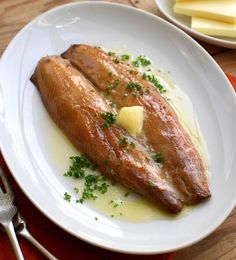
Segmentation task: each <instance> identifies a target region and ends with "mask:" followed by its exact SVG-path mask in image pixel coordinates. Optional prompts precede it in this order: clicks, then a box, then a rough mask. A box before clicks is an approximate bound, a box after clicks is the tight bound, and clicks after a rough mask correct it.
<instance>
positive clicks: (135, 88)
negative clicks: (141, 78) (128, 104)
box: [126, 82, 143, 96]
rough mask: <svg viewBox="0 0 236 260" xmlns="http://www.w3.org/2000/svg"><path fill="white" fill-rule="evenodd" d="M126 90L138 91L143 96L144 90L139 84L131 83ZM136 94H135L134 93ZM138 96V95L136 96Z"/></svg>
mask: <svg viewBox="0 0 236 260" xmlns="http://www.w3.org/2000/svg"><path fill="white" fill-rule="evenodd" d="M126 88H127V89H128V90H130V91H138V92H139V93H140V94H143V90H142V86H141V85H139V84H138V83H136V82H129V83H128V84H127V86H126ZM133 94H135V93H133ZM135 96H136V94H135Z"/></svg>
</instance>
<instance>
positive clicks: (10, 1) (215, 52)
mask: <svg viewBox="0 0 236 260" xmlns="http://www.w3.org/2000/svg"><path fill="white" fill-rule="evenodd" d="M69 2H73V1H70V0H31V1H30V0H0V55H1V54H2V52H3V51H4V49H5V48H6V46H7V45H8V43H9V42H10V41H11V40H12V38H13V37H14V36H15V34H16V33H17V32H18V31H19V30H20V29H21V28H22V27H23V26H24V25H25V24H27V23H28V22H29V21H30V20H32V19H33V18H34V17H36V16H37V15H39V14H41V13H42V12H45V11H46V10H48V9H50V8H52V7H55V6H58V5H61V4H65V3H69ZM74 2H75V1H74ZM110 2H118V3H123V4H126V5H130V6H133V7H136V8H141V9H144V10H147V11H149V12H151V13H153V14H156V15H159V16H161V15H160V13H159V11H158V9H157V7H156V6H155V3H154V1H153V0H117V1H115V0H110ZM200 44H201V45H202V46H203V47H204V48H205V49H206V50H207V51H208V52H209V53H210V54H211V55H212V56H213V58H214V59H215V60H216V61H217V62H218V64H219V65H220V66H221V68H222V69H223V70H224V71H225V72H230V73H234V74H235V75H236V50H229V49H224V48H221V47H216V46H212V45H209V44H206V43H200ZM175 259H179V260H187V259H191V260H193V259H194V260H197V259H201V260H203V259H207V260H211V259H214V260H215V259H224V260H228V259H236V209H234V210H233V212H231V214H230V215H229V217H228V218H227V219H226V220H225V222H224V223H223V224H222V225H221V226H220V227H219V228H218V229H217V230H216V231H215V232H213V233H212V234H211V235H210V236H208V237H207V238H205V239H203V240H202V241H200V242H199V243H197V244H195V245H193V246H190V247H188V248H186V249H182V250H180V251H178V252H177V254H176V258H175Z"/></svg>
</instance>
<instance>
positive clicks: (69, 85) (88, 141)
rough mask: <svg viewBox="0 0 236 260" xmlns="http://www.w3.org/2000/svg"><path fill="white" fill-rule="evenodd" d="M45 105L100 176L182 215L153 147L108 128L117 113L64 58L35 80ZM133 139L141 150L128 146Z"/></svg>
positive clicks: (49, 61)
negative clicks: (152, 156) (123, 141)
mask: <svg viewBox="0 0 236 260" xmlns="http://www.w3.org/2000/svg"><path fill="white" fill-rule="evenodd" d="M31 80H32V81H33V82H34V84H35V85H36V86H37V88H38V90H39V92H40V94H41V97H42V100H43V103H44V105H45V107H46V109H47V111H48V113H49V114H50V116H51V117H52V118H53V120H54V121H55V122H56V124H57V125H58V126H59V127H60V128H61V129H62V131H63V132H64V133H65V135H66V136H67V137H68V138H69V140H70V141H71V142H72V144H74V145H75V147H77V148H78V149H79V150H80V151H82V152H83V153H85V154H86V155H87V156H88V157H89V158H90V159H91V160H92V161H93V162H95V163H96V164H97V165H98V167H99V169H100V171H101V172H102V173H104V174H105V175H107V176H109V177H110V178H111V179H114V180H116V181H118V182H120V183H122V184H124V185H125V186H127V187H129V188H131V189H133V190H134V191H136V192H138V193H140V194H142V195H144V196H145V197H147V198H149V199H150V200H153V201H155V202H157V203H158V204H160V205H161V206H162V207H164V208H165V209H167V210H168V211H170V212H173V213H177V212H179V211H180V210H181V209H182V207H183V204H182V201H181V197H180V195H179V193H178V192H177V191H176V190H175V188H174V186H173V184H172V180H170V179H168V178H167V177H166V173H165V171H163V170H162V169H161V167H160V165H158V164H157V163H155V162H154V161H151V160H147V158H149V156H150V153H149V150H148V148H147V147H145V146H144V145H142V144H140V143H139V142H137V140H136V139H135V138H133V137H132V136H130V135H129V134H128V133H127V132H126V131H125V130H124V129H122V128H120V127H119V126H117V125H116V124H110V125H109V126H108V127H105V126H104V119H103V115H104V113H107V112H109V113H115V110H112V109H111V107H110V106H109V104H108V102H107V101H106V100H105V99H104V98H103V97H102V95H100V94H99V92H98V91H97V90H96V89H95V88H94V87H93V86H92V85H91V83H90V82H89V81H88V80H87V79H86V78H85V77H84V76H83V75H82V74H81V73H80V72H79V71H78V70H77V69H75V68H74V67H73V66H72V65H71V64H70V63H69V62H68V61H66V60H64V59H62V58H61V57H58V56H52V57H46V58H42V59H41V60H40V62H39V63H38V65H37V67H36V70H35V72H34V75H33V76H32V79H31ZM124 136H125V137H127V138H128V140H129V141H130V142H133V143H134V144H135V147H133V146H132V147H131V146H125V147H124V146H122V145H121V144H120V139H121V138H122V137H124Z"/></svg>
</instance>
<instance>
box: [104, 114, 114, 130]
mask: <svg viewBox="0 0 236 260" xmlns="http://www.w3.org/2000/svg"><path fill="white" fill-rule="evenodd" d="M101 117H102V119H103V120H104V123H103V124H102V127H103V128H108V127H109V126H110V125H111V124H114V123H115V121H116V118H115V115H113V114H112V113H111V112H103V113H101Z"/></svg>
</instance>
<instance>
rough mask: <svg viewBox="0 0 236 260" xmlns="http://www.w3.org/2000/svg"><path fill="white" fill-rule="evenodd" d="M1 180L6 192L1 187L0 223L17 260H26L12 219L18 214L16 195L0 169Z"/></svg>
mask: <svg viewBox="0 0 236 260" xmlns="http://www.w3.org/2000/svg"><path fill="white" fill-rule="evenodd" d="M0 178H1V179H2V182H3V185H4V188H5V191H4V190H3V189H1V187H0V223H1V224H2V225H3V227H4V229H5V231H6V233H7V235H8V237H9V239H10V241H11V244H12V247H13V249H14V252H15V255H16V258H17V259H18V260H24V257H23V255H22V252H21V249H20V246H19V243H18V240H17V238H16V234H15V230H14V227H13V224H12V218H13V217H14V215H15V214H16V212H17V209H16V207H15V206H14V204H13V202H14V194H13V192H12V190H11V188H10V185H9V183H8V181H7V179H6V177H5V176H4V175H3V171H2V169H1V168H0Z"/></svg>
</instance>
